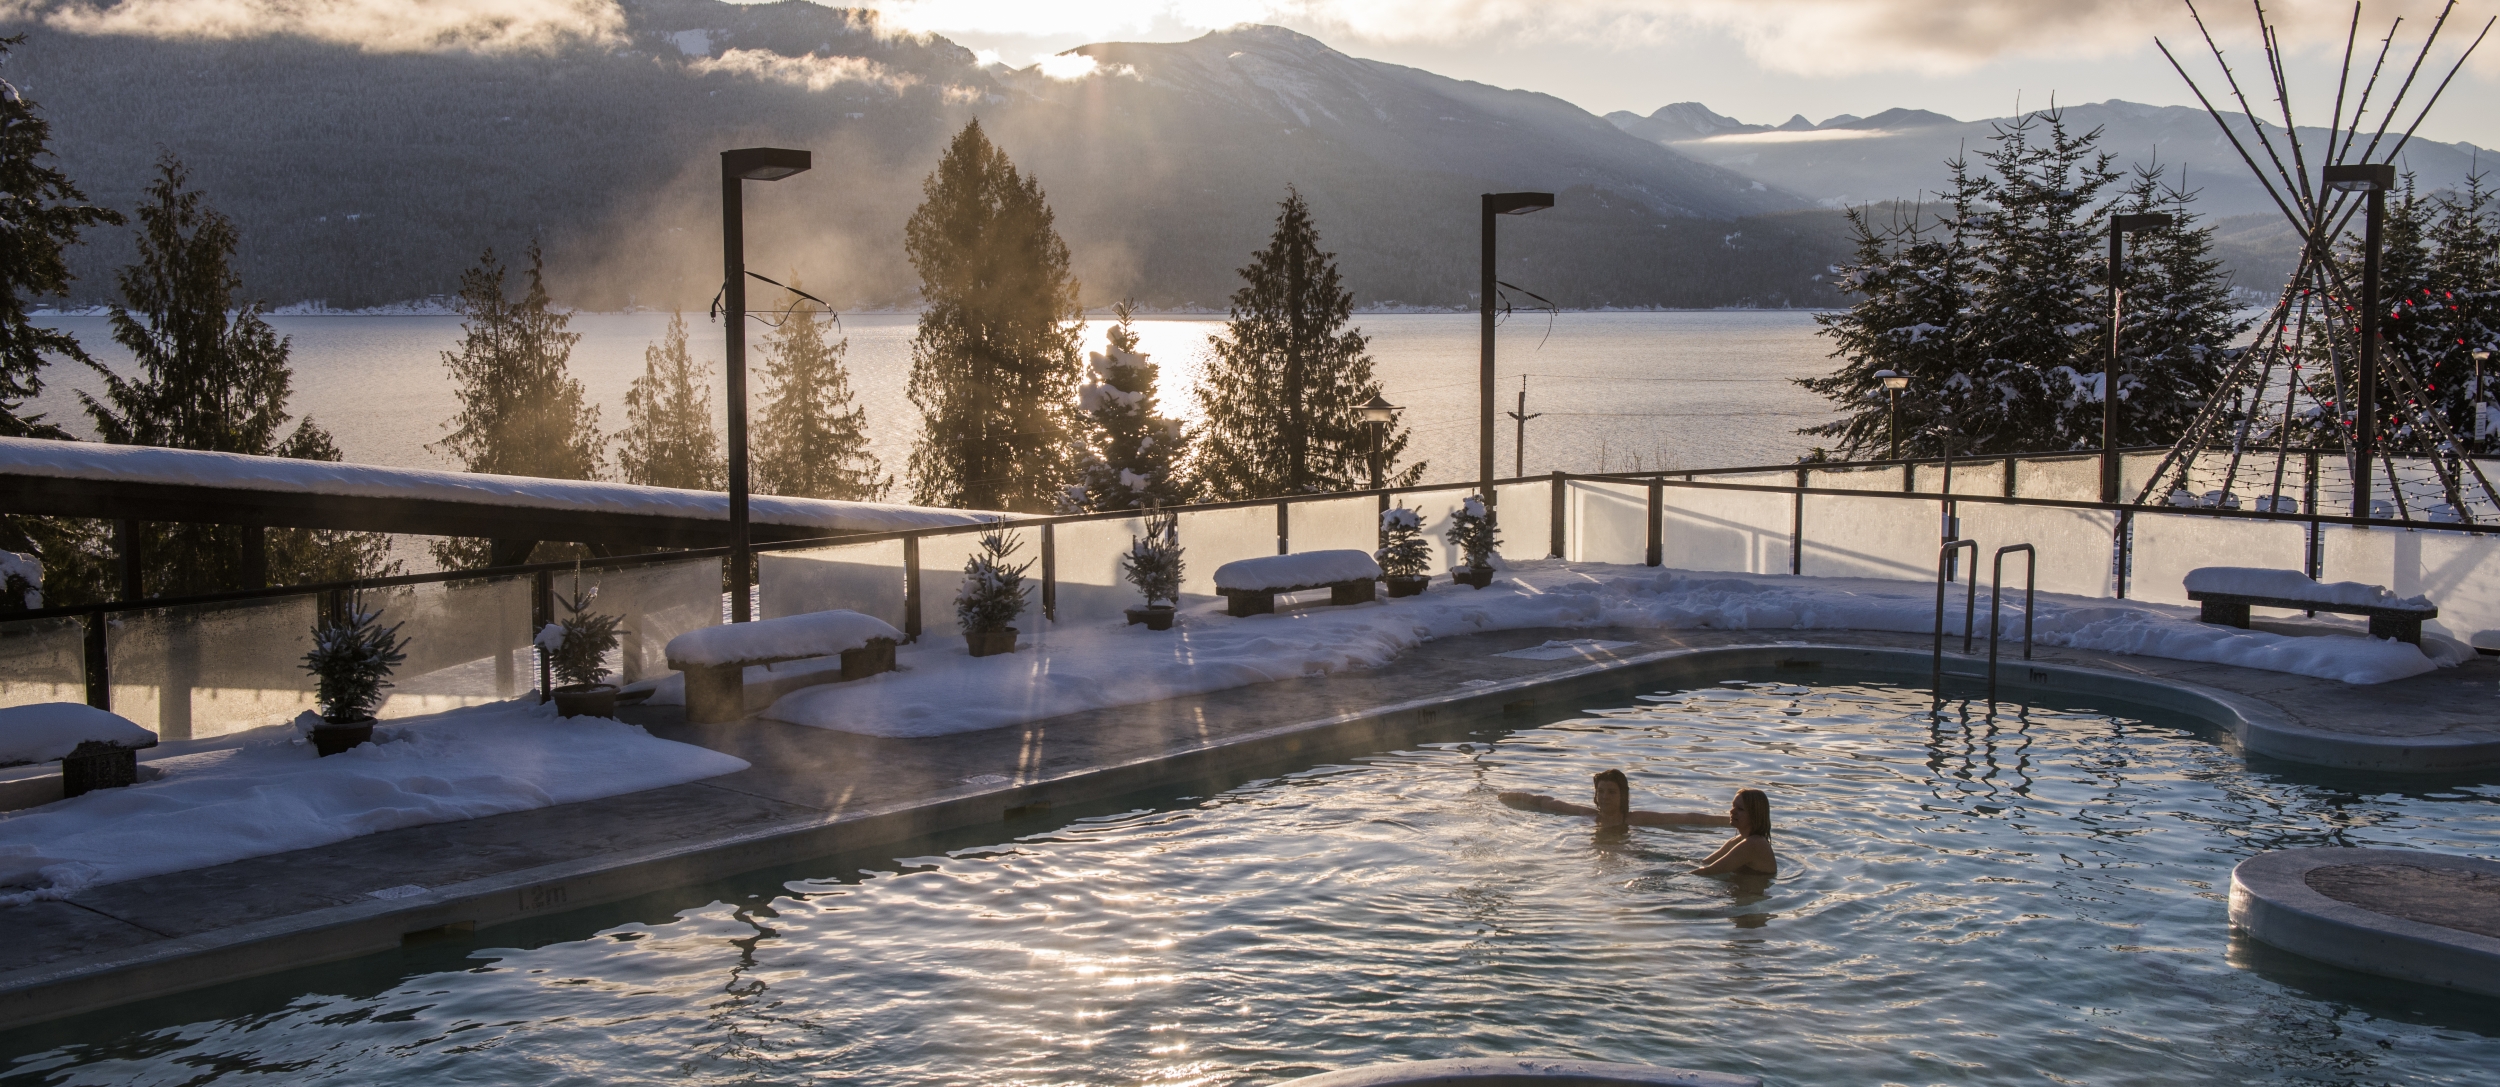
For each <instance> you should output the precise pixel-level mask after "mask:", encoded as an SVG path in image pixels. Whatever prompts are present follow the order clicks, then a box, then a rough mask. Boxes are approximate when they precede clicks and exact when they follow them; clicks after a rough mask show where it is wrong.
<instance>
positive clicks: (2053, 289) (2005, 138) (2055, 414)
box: [1912, 110, 2119, 454]
mask: <svg viewBox="0 0 2500 1087" xmlns="http://www.w3.org/2000/svg"><path fill="white" fill-rule="evenodd" d="M2099 138H2100V130H2099V129H2094V130H2092V131H2090V132H2085V133H2081V134H2078V133H2075V132H2071V131H2069V130H2068V129H2067V128H2066V123H2065V120H2064V119H2063V118H2062V117H2061V116H2060V115H2059V113H2058V112H2057V111H2055V110H2048V111H2044V112H2041V113H2035V114H2031V115H2029V116H2026V117H2023V118H2021V119H2019V120H2017V121H2015V122H2013V123H2011V124H2008V125H2005V126H2004V127H2002V128H2000V129H1999V130H1998V134H1997V137H1996V139H1995V141H1994V143H1993V145H1992V146H1990V147H1989V148H1988V149H1986V150H1984V151H1981V152H1980V153H1979V158H1980V160H1981V161H1982V162H1984V163H1986V164H1987V167H1988V171H1989V178H1988V186H1987V189H1986V193H1985V196H1986V201H1987V202H1986V204H1984V205H1982V206H1981V207H1979V208H1978V209H1976V220H1977V221H1976V223H1975V224H1974V225H1973V227H1972V228H1971V229H1970V234H1971V235H1972V237H1973V241H1974V245H1973V248H1974V249H1975V251H1976V254H1977V259H1976V260H1975V261H1974V262H1973V268H1972V277H1971V279H1972V283H1971V292H1970V321H1969V324H1968V326H1967V327H1968V329H1969V338H1968V339H1967V340H1966V343H1967V346H1968V350H1969V358H1970V361H1971V367H1972V369H1971V370H1969V371H1967V372H1965V373H1962V374H1957V375H1954V376H1953V377H1949V378H1947V379H1946V382H1945V385H1946V387H1945V388H1944V389H1942V390H1937V391H1938V392H1941V393H1942V394H1943V397H1944V399H1943V402H1942V403H1941V404H1939V405H1938V410H1937V413H1936V414H1937V418H1936V424H1937V426H1938V427H1939V429H1942V430H1944V431H1945V432H1946V436H1945V438H1944V439H1943V441H1944V444H1945V445H1947V446H1949V447H1950V451H1951V452H1953V453H1956V454H1962V453H2021V452H2031V451H2036V450H2046V449H2080V448H2086V447H2097V446H2099V445H2100V443H2101V428H2100V422H2099V419H2100V416H2099V413H2098V412H2097V411H2094V412H2090V413H2078V412H2076V411H2075V410H2073V409H2072V408H2071V407H2070V405H2073V404H2076V403H2078V402H2080V401H2081V400H2083V399H2090V398H2091V397H2092V396H2093V395H2096V394H2093V393H2090V392H2089V391H2088V390H2089V388H2091V387H2094V386H2095V383H2097V382H2098V380H2099V377H2098V375H2099V374H2100V372H2101V369H2102V366H2101V359H2102V355H2103V353H2105V352H2106V351H2107V350H2108V343H2109V341H2108V339H2107V335H2108V328H2109V325H2108V309H2107V307H2108V302H2107V300H2106V298H2105V296H2103V295H2102V293H2101V290H2100V287H2101V280H2102V279H2103V277H2104V269H2105V268H2106V266H2107V265H2108V258H2107V255H2106V251H2105V246H2106V241H2105V239H2106V238H2107V234H2106V233H2105V232H2104V229H2103V228H2104V223H2103V220H2102V218H2101V211H2102V209H2101V208H2100V207H2099V204H2100V203H2101V201H2102V196H2101V194H2102V192H2103V191H2104V190H2106V189H2108V188H2109V187H2110V186H2111V185H2113V184H2116V183H2117V181H2118V179H2119V175H2118V172H2117V171H2116V170H2115V169H2113V168H2111V166H2110V156H2109V155H2108V154H2107V153H2105V152H2095V151H2094V150H2093V144H2094V143H2096V142H2098V140H2099ZM1912 395H1916V386H1913V394H1912ZM2095 402H2097V401H2095ZM2085 419H2088V420H2089V425H2088V426H2087V425H2083V421H2084V420H2085Z"/></svg>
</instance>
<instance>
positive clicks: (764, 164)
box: [720, 147, 813, 181]
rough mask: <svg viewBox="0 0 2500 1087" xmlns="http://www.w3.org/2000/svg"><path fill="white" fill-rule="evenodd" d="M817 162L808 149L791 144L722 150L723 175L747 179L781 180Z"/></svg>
mask: <svg viewBox="0 0 2500 1087" xmlns="http://www.w3.org/2000/svg"><path fill="white" fill-rule="evenodd" d="M810 165H813V163H812V162H811V156H810V155H809V154H808V153H807V152H805V151H796V150H792V149H790V148H787V147H741V148H738V149H737V150H735V151H723V152H721V153H720V172H721V176H722V177H734V178H739V179H741V180H745V181H779V180H781V179H782V178H785V177H788V176H790V175H792V174H796V173H803V172H805V171H806V170H807V168H808V167H809V166H810Z"/></svg>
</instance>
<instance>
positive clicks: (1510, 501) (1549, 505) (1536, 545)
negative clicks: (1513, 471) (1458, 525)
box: [1493, 481, 1554, 561]
mask: <svg viewBox="0 0 2500 1087" xmlns="http://www.w3.org/2000/svg"><path fill="white" fill-rule="evenodd" d="M1493 499H1494V508H1495V512H1496V513H1498V514H1499V516H1498V517H1497V518H1496V520H1495V526H1496V528H1497V529H1498V532H1499V535H1500V536H1501V540H1502V544H1501V547H1500V548H1499V550H1500V552H1501V554H1502V557H1503V558H1506V559H1512V560H1518V561H1528V560H1534V559H1541V558H1544V557H1546V555H1547V554H1549V553H1551V552H1552V551H1553V540H1554V485H1553V484H1552V483H1550V482H1544V481H1539V482H1536V483H1504V484H1501V485H1498V486H1496V487H1494V488H1493Z"/></svg>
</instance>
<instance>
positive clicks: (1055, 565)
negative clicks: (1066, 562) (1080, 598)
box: [1042, 525, 1059, 623]
mask: <svg viewBox="0 0 2500 1087" xmlns="http://www.w3.org/2000/svg"><path fill="white" fill-rule="evenodd" d="M1057 527H1058V526H1056V525H1043V526H1042V619H1043V620H1044V621H1046V622H1052V623H1056V622H1058V621H1059V534H1058V533H1057V532H1054V531H1052V529H1055V528H1057Z"/></svg>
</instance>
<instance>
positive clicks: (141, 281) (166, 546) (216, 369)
mask: <svg viewBox="0 0 2500 1087" xmlns="http://www.w3.org/2000/svg"><path fill="white" fill-rule="evenodd" d="M187 181H188V174H187V172H186V171H185V170H184V169H183V167H182V164H181V163H180V162H178V161H176V160H175V159H173V158H172V157H171V156H168V157H166V158H165V159H163V160H161V161H160V162H159V163H158V165H157V179H156V181H155V182H154V183H153V184H151V185H150V186H148V189H147V194H146V195H147V201H148V202H147V203H146V204H144V205H142V206H141V207H140V209H139V237H138V250H139V261H138V263H136V264H133V265H131V266H130V267H128V268H125V269H123V270H122V272H121V274H120V275H119V276H118V277H117V279H116V282H117V284H118V286H119V287H120V289H121V297H122V301H121V302H120V303H116V304H115V305H113V306H112V307H111V311H110V312H111V315H112V328H113V339H114V341H115V342H117V343H119V344H121V345H122V346H123V347H124V348H126V349H128V350H129V351H130V353H131V355H132V356H133V358H134V360H135V361H136V362H137V363H138V367H139V373H138V376H137V377H136V378H124V377H122V376H121V375H119V374H115V373H114V372H112V371H111V370H108V369H106V368H105V367H104V366H103V365H101V364H99V363H96V362H94V361H93V360H89V361H88V366H89V367H90V368H92V369H93V370H94V371H95V372H96V374H97V375H98V376H100V377H102V378H103V379H104V396H103V398H102V399H100V400H99V399H98V398H96V397H95V396H92V395H90V394H88V393H86V392H85V391H83V390H82V391H80V393H79V394H78V398H79V400H80V401H81V402H82V403H83V404H84V405H85V406H86V410H87V414H88V416H89V417H91V418H92V419H93V420H94V421H95V425H96V430H97V432H98V433H99V434H100V435H101V436H102V437H103V439H104V440H105V441H108V442H113V443H116V444H121V445H156V446H167V447H171V448H176V449H202V450H211V451H215V452H221V453H245V454H251V455H256V456H280V457H294V458H298V459H306V460H337V459H338V458H339V453H338V449H337V448H336V446H334V445H333V444H332V443H331V441H330V435H329V433H328V432H327V431H325V430H323V429H322V428H321V427H320V426H319V425H318V424H316V423H314V422H313V421H312V420H311V419H305V420H302V421H301V422H298V423H297V424H296V426H295V428H294V430H293V431H292V432H287V431H286V430H285V425H286V422H287V420H288V418H289V416H288V415H287V411H286V402H287V398H288V396H289V395H290V394H291V392H292V387H293V382H294V370H293V369H292V368H290V367H289V366H288V365H287V346H288V345H287V341H286V340H284V339H282V338H280V337H279V336H278V334H277V332H276V331H275V330H273V329H271V328H270V327H269V323H268V322H267V321H264V320H262V319H261V316H260V304H259V303H257V302H238V300H237V299H236V294H237V292H239V291H240V290H241V288H242V279H241V277H239V276H237V275H236V274H235V273H234V271H233V269H232V260H233V257H234V250H235V246H236V244H237V242H238V240H239V239H238V237H237V234H236V231H235V228H234V223H233V221H232V220H229V219H227V218H226V217H225V216H224V215H222V214H219V213H218V212H217V211H215V210H214V209H212V208H209V207H207V206H206V205H205V203H204V201H203V196H204V194H202V193H200V192H198V191H197V190H192V189H188V188H186V182H187ZM243 535H244V530H243V529H242V528H240V527H238V526H233V525H207V524H167V523H158V522H149V523H147V527H146V529H145V536H144V537H143V538H142V540H141V544H140V554H141V555H142V556H144V558H145V562H146V569H145V571H144V572H143V579H142V585H143V587H144V590H145V592H146V593H147V594H148V595H150V596H179V595H187V594H191V593H205V592H217V591H221V590H226V589H233V588H236V587H238V586H240V585H241V584H242V583H243V573H244V571H243V546H244V544H243ZM388 554H389V542H388V538H387V537H384V536H382V535H380V534H373V533H341V532H314V531H307V530H300V529H277V530H272V531H270V533H269V549H268V560H269V575H270V578H271V580H272V581H275V582H277V583H280V584H286V583H290V582H297V581H309V580H335V579H343V578H350V577H372V576H382V575H385V574H388V573H391V572H394V571H395V570H396V569H397V564H395V563H392V562H390V561H389V560H388V558H387V556H388Z"/></svg>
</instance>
